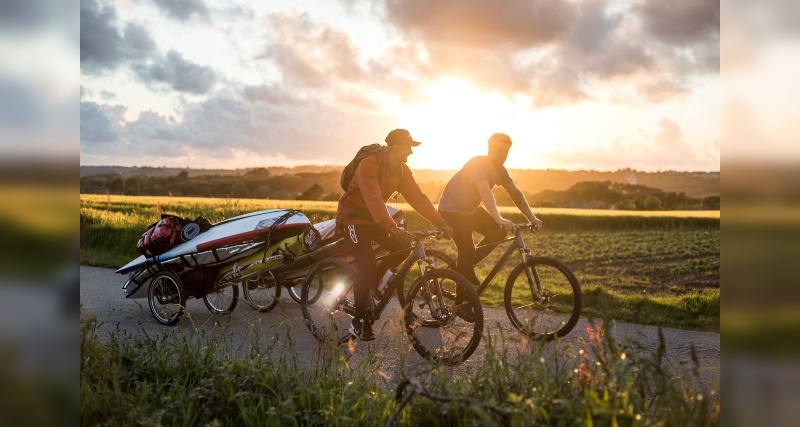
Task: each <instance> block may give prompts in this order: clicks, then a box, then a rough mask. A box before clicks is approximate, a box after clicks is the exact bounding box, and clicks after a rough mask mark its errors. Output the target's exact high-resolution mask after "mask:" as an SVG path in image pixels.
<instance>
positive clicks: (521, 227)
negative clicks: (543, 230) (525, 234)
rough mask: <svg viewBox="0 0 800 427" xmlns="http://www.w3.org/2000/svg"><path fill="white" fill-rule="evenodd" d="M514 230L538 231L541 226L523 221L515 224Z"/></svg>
mask: <svg viewBox="0 0 800 427" xmlns="http://www.w3.org/2000/svg"><path fill="white" fill-rule="evenodd" d="M514 230H515V231H516V230H530V231H538V230H539V227H537V226H535V225H533V224H531V223H522V224H514Z"/></svg>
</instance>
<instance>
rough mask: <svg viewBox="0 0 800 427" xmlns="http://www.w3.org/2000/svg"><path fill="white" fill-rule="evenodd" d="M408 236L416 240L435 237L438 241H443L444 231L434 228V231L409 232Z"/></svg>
mask: <svg viewBox="0 0 800 427" xmlns="http://www.w3.org/2000/svg"><path fill="white" fill-rule="evenodd" d="M408 234H410V235H411V237H413V238H414V240H420V239H424V238H426V237H433V238H436V239H441V238H442V237H444V231H443V230H442V229H441V228H434V229H432V230H423V231H409V232H408Z"/></svg>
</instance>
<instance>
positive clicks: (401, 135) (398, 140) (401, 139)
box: [386, 129, 421, 147]
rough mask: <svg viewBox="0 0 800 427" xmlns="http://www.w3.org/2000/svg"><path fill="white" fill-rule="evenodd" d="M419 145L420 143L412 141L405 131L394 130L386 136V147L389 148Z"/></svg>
mask: <svg viewBox="0 0 800 427" xmlns="http://www.w3.org/2000/svg"><path fill="white" fill-rule="evenodd" d="M419 144H421V142H419V141H414V139H413V138H411V134H410V133H408V131H407V130H405V129H395V130H393V131H391V132H389V134H388V135H386V145H388V146H390V147H391V146H392V145H409V146H411V147H416V146H417V145H419Z"/></svg>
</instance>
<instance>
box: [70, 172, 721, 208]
mask: <svg viewBox="0 0 800 427" xmlns="http://www.w3.org/2000/svg"><path fill="white" fill-rule="evenodd" d="M339 176H340V171H338V170H332V171H327V172H320V173H313V172H304V173H294V174H271V173H270V172H269V171H268V170H267V169H266V168H256V169H252V170H249V171H247V172H246V173H244V174H239V175H217V174H214V175H210V174H209V175H206V174H202V175H192V174H190V173H189V171H188V170H180V171H179V172H178V173H176V174H174V175H170V176H147V175H135V176H127V177H125V176H122V175H120V174H118V173H104V174H97V175H88V176H83V177H81V180H80V191H81V193H85V194H122V195H134V196H175V197H178V196H190V197H221V198H222V197H225V198H227V197H232V198H254V199H275V200H328V201H335V200H338V199H339V197H341V195H342V189H341V188H340V187H339ZM445 184H446V183H445V182H442V181H436V182H420V187H421V188H422V190H423V191H424V192H425V194H427V195H428V197H430V198H431V200H433V201H434V202H436V201H437V200H438V198H439V195H440V194H441V192H442V190H443V189H444V185H445ZM523 192H524V193H525V196H526V197H527V199H528V201H529V202H531V204H532V205H534V206H540V207H567V208H594V209H620V210H676V209H679V210H685V209H689V210H691V209H719V205H720V199H719V195H713V196H707V197H690V196H688V195H687V194H686V193H685V192H683V191H678V192H672V191H664V190H661V189H658V188H653V187H648V186H644V185H638V184H626V183H620V182H612V181H586V182H579V183H576V184H574V185H572V186H571V187H569V188H567V189H566V190H562V191H557V190H544V191H540V192H538V193H532V192H530V191H529V189H525V188H523ZM494 193H495V197H496V199H497V202H498V205H500V206H513V202H512V201H511V198H510V197H509V196H508V194H507V193H506V192H505V191H504V190H503V189H502V188H500V187H496V188H495V189H494ZM396 201H397V202H404V201H405V200H404V199H403V198H402V196H399V197H397V199H396Z"/></svg>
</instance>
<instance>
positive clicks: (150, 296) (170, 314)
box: [147, 271, 188, 326]
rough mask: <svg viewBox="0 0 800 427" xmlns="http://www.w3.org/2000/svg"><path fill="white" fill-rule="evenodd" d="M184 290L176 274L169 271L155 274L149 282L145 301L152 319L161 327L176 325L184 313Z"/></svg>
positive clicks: (185, 297)
mask: <svg viewBox="0 0 800 427" xmlns="http://www.w3.org/2000/svg"><path fill="white" fill-rule="evenodd" d="M187 298H188V297H187V295H186V288H184V287H183V283H182V282H181V279H180V278H179V277H178V275H177V274H175V273H173V272H171V271H162V272H159V273H156V274H155V275H154V276H153V278H152V279H151V280H150V289H149V290H148V291H147V300H148V304H149V305H150V312H151V313H152V314H153V317H155V318H156V320H157V321H158V322H159V323H161V324H162V325H166V326H172V325H174V324H176V323H178V320H180V317H181V316H183V313H184V312H185V311H186V299H187Z"/></svg>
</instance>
